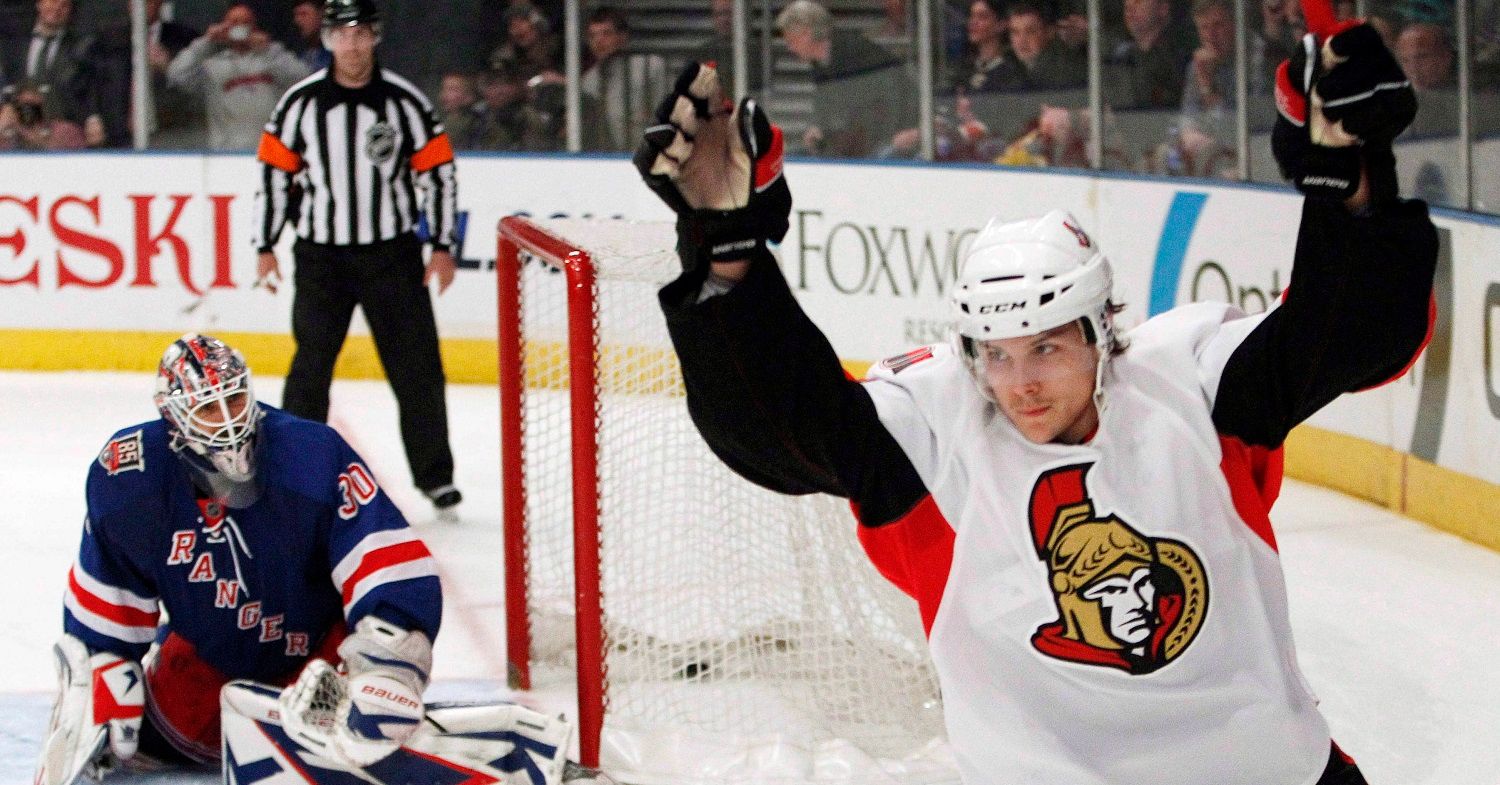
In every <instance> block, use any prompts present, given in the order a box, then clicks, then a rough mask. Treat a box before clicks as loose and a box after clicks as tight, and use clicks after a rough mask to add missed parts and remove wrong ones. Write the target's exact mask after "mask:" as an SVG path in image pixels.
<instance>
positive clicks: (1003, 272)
mask: <svg viewBox="0 0 1500 785" xmlns="http://www.w3.org/2000/svg"><path fill="white" fill-rule="evenodd" d="M1111 288H1112V276H1111V273H1110V266H1109V260H1108V259H1106V258H1105V257H1104V254H1103V253H1101V252H1100V251H1099V248H1098V246H1097V245H1095V244H1094V241H1093V240H1092V239H1090V238H1089V236H1088V234H1086V233H1085V232H1084V231H1083V229H1081V228H1079V224H1078V222H1077V221H1076V220H1074V219H1073V217H1072V216H1071V215H1069V214H1067V213H1066V212H1063V211H1061V210H1053V211H1052V212H1050V213H1047V214H1046V215H1044V216H1042V217H1040V218H1032V219H1027V220H1023V221H1016V222H1013V223H1000V221H999V219H991V220H990V222H989V224H987V225H986V226H985V227H984V230H983V231H981V232H980V233H979V236H978V237H977V238H975V240H974V244H973V245H972V246H971V247H970V248H969V252H968V254H967V255H966V256H965V257H964V262H963V267H962V269H961V270H960V271H959V274H958V280H957V281H956V282H955V283H954V286H953V289H952V292H953V295H952V300H951V305H952V314H953V328H954V330H953V331H954V337H955V341H956V343H957V344H958V346H957V348H958V350H959V354H960V355H961V356H962V357H963V358H964V361H965V362H966V364H967V365H968V366H969V370H970V373H971V375H972V376H973V377H974V380H975V382H976V383H977V384H978V385H979V387H980V390H981V391H982V392H983V393H984V394H985V396H986V397H992V394H991V392H990V389H989V386H988V385H987V384H986V383H985V369H984V368H983V367H982V364H983V362H984V361H983V356H984V353H983V352H981V351H979V350H980V348H981V345H982V343H983V342H985V341H993V340H998V339H1002V338H1023V337H1027V336H1031V335H1036V334H1038V333H1043V332H1046V331H1047V330H1051V329H1053V328H1056V327H1061V326H1063V325H1066V324H1069V323H1071V322H1074V321H1081V322H1082V324H1083V329H1084V337H1085V338H1086V339H1088V341H1089V342H1090V343H1092V344H1094V345H1095V346H1096V347H1097V348H1098V351H1099V362H1098V367H1097V370H1096V373H1095V382H1094V399H1095V403H1096V404H1098V405H1099V406H1100V408H1101V409H1102V404H1103V399H1102V387H1103V382H1104V367H1105V364H1106V363H1107V362H1108V359H1109V356H1110V354H1111V353H1112V352H1113V351H1114V350H1115V348H1116V337H1115V332H1114V324H1113V319H1112V317H1111V313H1112V309H1113V306H1112V305H1111V303H1110V290H1111Z"/></svg>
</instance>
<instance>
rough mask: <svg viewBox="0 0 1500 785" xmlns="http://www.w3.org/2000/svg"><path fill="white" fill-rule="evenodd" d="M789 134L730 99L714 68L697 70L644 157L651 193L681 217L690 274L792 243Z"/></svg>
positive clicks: (684, 80)
mask: <svg viewBox="0 0 1500 785" xmlns="http://www.w3.org/2000/svg"><path fill="white" fill-rule="evenodd" d="M783 147H784V145H783V142H782V137H781V128H780V127H778V126H775V125H772V124H771V121H770V120H769V119H767V118H766V114H765V112H763V111H761V108H760V105H759V104H758V103H756V102H755V100H754V99H751V98H746V99H744V100H742V101H740V104H739V106H738V107H735V106H733V104H732V103H731V102H730V101H729V100H728V99H727V98H725V96H724V91H723V88H722V87H721V86H720V84H719V76H718V72H717V71H716V70H715V69H714V68H713V66H711V65H704V64H700V63H691V64H689V65H688V67H687V68H686V69H685V70H684V71H683V72H682V75H681V76H679V77H678V79H677V85H676V87H675V88H674V89H673V90H672V94H671V95H669V96H667V97H666V98H665V100H663V101H662V103H661V105H660V107H658V109H657V112H656V125H653V126H652V127H650V128H648V129H646V133H645V138H644V139H643V140H642V141H641V146H640V148H639V149H637V150H636V154H635V166H636V169H638V170H640V173H641V177H642V178H644V179H645V181H646V185H648V186H650V187H651V190H653V191H655V192H656V195H657V196H659V197H661V199H662V201H664V202H666V203H667V206H669V207H671V208H672V210H673V211H675V212H676V213H677V238H678V253H679V254H680V255H681V256H682V262H683V267H684V269H686V270H688V271H689V272H695V271H697V270H699V269H706V267H707V263H708V262H715V261H733V260H736V259H746V258H748V257H749V256H750V255H751V253H752V252H754V251H756V250H759V249H762V248H764V247H765V246H766V243H767V242H775V243H779V242H781V238H783V237H785V236H786V231H787V216H788V214H790V213H791V210H792V192H791V190H790V189H788V188H787V184H786V178H785V177H783V176H782V173H781V165H782V153H783Z"/></svg>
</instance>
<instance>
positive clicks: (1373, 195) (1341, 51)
mask: <svg viewBox="0 0 1500 785" xmlns="http://www.w3.org/2000/svg"><path fill="white" fill-rule="evenodd" d="M1276 109H1277V113H1278V117H1277V118H1276V126H1275V128H1274V129H1273V130H1272V132H1271V151H1272V152H1273V153H1274V154H1275V156H1276V163H1277V164H1278V165H1279V166H1280V167H1281V174H1282V176H1283V177H1285V178H1287V179H1288V180H1290V181H1292V184H1293V185H1295V186H1296V187H1297V190H1299V191H1301V192H1303V193H1305V194H1307V195H1308V196H1317V197H1325V198H1333V199H1347V198H1349V197H1350V196H1353V195H1354V193H1355V191H1357V190H1358V189H1359V182H1360V175H1361V171H1362V170H1363V172H1364V174H1365V176H1366V177H1368V178H1369V186H1370V201H1371V202H1372V203H1376V204H1379V203H1386V202H1391V201H1395V199H1396V192H1397V188H1396V168H1395V167H1396V163H1395V157H1394V156H1393V155H1392V153H1391V140H1393V139H1395V138H1396V136H1397V135H1399V134H1400V133H1401V132H1402V131H1404V130H1406V127H1407V126H1408V125H1410V124H1411V121H1412V118H1413V117H1415V116H1416V111H1417V99H1416V94H1415V93H1414V92H1413V91H1412V88H1411V82H1409V81H1407V79H1406V74H1404V73H1402V71H1401V66H1400V65H1398V64H1397V63H1396V59H1395V58H1394V57H1392V56H1391V53H1390V50H1388V49H1386V47H1385V44H1384V43H1383V42H1382V41H1381V40H1380V35H1379V34H1378V33H1377V32H1375V29H1374V28H1373V27H1370V26H1369V25H1367V24H1359V25H1353V26H1346V27H1344V28H1343V29H1341V30H1339V31H1337V32H1335V33H1334V34H1333V35H1331V36H1328V37H1327V38H1326V39H1325V40H1323V41H1322V43H1321V45H1320V44H1319V42H1318V39H1317V37H1316V36H1314V35H1313V34H1312V33H1309V34H1308V35H1306V36H1303V39H1302V46H1301V48H1300V49H1299V50H1298V51H1297V52H1296V53H1295V54H1293V55H1292V57H1291V58H1290V59H1288V60H1286V61H1283V62H1282V63H1281V66H1280V68H1278V69H1277V71H1276Z"/></svg>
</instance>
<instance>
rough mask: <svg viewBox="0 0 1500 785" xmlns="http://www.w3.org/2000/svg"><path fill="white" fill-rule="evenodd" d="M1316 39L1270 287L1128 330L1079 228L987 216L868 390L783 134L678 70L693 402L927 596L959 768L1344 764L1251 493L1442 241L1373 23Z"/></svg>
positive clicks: (1150, 774)
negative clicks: (796, 223) (807, 222)
mask: <svg viewBox="0 0 1500 785" xmlns="http://www.w3.org/2000/svg"><path fill="white" fill-rule="evenodd" d="M1330 20H1331V16H1330ZM1315 29H1317V28H1315ZM1322 32H1324V34H1325V35H1326V36H1328V39H1327V40H1326V41H1324V42H1321V43H1322V44H1323V46H1322V47H1321V48H1320V47H1319V46H1318V44H1319V43H1320V42H1318V41H1312V40H1310V41H1309V42H1308V46H1307V48H1306V50H1305V51H1304V53H1303V54H1302V55H1301V56H1300V57H1299V59H1298V61H1297V62H1293V63H1291V64H1289V66H1286V67H1284V68H1283V74H1282V75H1283V82H1284V84H1283V87H1282V89H1283V95H1282V101H1281V102H1280V104H1281V109H1282V112H1283V115H1282V118H1281V119H1280V120H1279V127H1278V130H1277V135H1276V143H1275V153H1276V156H1277V158H1278V160H1279V161H1280V163H1281V165H1282V167H1283V169H1284V171H1285V172H1286V173H1287V175H1288V176H1289V177H1290V178H1291V179H1293V181H1294V182H1295V183H1296V185H1297V186H1298V188H1299V189H1301V190H1302V191H1303V192H1304V193H1305V194H1306V198H1305V199H1304V201H1303V205H1302V223H1301V229H1300V233H1299V236H1298V239H1297V246H1296V257H1295V269H1294V271H1293V274H1292V280H1291V286H1290V288H1289V290H1288V291H1289V293H1288V295H1287V296H1286V298H1285V300H1284V301H1283V302H1282V303H1281V304H1280V305H1279V307H1277V308H1276V309H1274V310H1272V311H1271V312H1269V313H1267V314H1260V315H1255V316H1247V315H1246V314H1244V313H1242V312H1241V311H1239V310H1238V309H1236V308H1235V307H1233V306H1231V305H1226V304H1213V303H1201V304H1194V305H1187V306H1183V307H1181V308H1178V309H1175V310H1173V311H1171V312H1169V313H1166V314H1162V315H1160V316H1158V317H1156V318H1154V319H1151V320H1149V321H1147V322H1146V323H1144V324H1142V325H1141V326H1140V327H1138V328H1136V329H1135V330H1132V331H1131V332H1130V333H1129V334H1128V335H1125V334H1121V333H1120V332H1119V331H1117V329H1116V327H1115V325H1114V314H1115V312H1116V311H1117V309H1118V305H1117V303H1116V302H1115V301H1114V300H1113V299H1112V294H1111V278H1110V265H1109V262H1108V261H1107V259H1106V258H1105V256H1104V255H1103V253H1102V252H1101V250H1100V249H1099V248H1098V247H1097V246H1096V245H1095V243H1094V241H1093V239H1092V238H1090V237H1089V235H1088V234H1087V233H1086V232H1085V231H1084V230H1083V227H1082V226H1080V225H1079V223H1078V222H1077V221H1074V220H1073V219H1072V218H1071V217H1069V216H1068V215H1066V214H1064V213H1061V212H1053V213H1049V214H1047V215H1044V216H1041V217H1038V218H1034V219H1031V220H1025V221H1018V222H1014V223H1002V222H999V221H993V222H991V223H990V225H989V226H987V227H986V228H985V229H984V230H983V231H982V232H981V233H980V234H979V235H978V237H977V238H976V239H975V241H974V243H973V246H972V248H971V249H970V250H969V252H968V255H967V257H966V258H965V260H964V263H963V266H962V268H961V270H960V271H959V274H958V279H957V281H956V282H955V284H954V285H953V288H952V319H953V336H954V337H953V340H952V342H951V344H945V345H938V346H930V347H925V348H921V349H917V350H915V351H912V352H908V353H906V354H903V355H900V356H898V357H894V358H892V359H890V360H886V361H885V362H883V363H881V364H880V365H878V366H877V367H876V368H874V369H873V371H872V374H871V376H870V378H868V379H866V380H863V381H853V380H850V379H848V378H846V376H845V375H844V373H843V371H842V369H841V367H840V364H839V361H838V358H837V357H836V356H835V354H834V352H833V349H832V347H831V346H830V345H829V343H828V341H827V340H826V339H825V338H824V337H823V335H822V334H821V333H820V332H819V331H818V329H817V328H816V327H815V326H814V325H813V324H812V322H811V321H810V320H809V319H808V318H807V316H806V315H805V314H804V313H803V312H802V310H801V308H800V307H799V306H798V304H797V301H796V300H795V299H794V297H793V296H792V293H791V291H790V289H789V287H788V285H787V283H786V281H785V279H784V278H783V277H782V274H781V272H780V270H779V268H778V265H777V262H776V259H775V258H774V257H773V255H772V254H771V253H770V252H769V251H768V250H767V247H766V246H767V243H768V242H777V241H779V240H780V239H781V238H782V236H783V235H784V234H785V232H786V231H787V215H788V213H789V210H790V204H791V197H790V192H789V191H788V188H787V185H786V181H785V180H784V179H783V178H782V175H781V151H782V147H781V133H780V130H779V129H777V128H776V127H775V126H772V125H771V124H770V123H769V122H768V121H767V119H766V118H765V116H764V114H763V113H762V112H761V111H760V110H759V108H758V107H757V106H756V104H755V103H754V101H752V100H746V101H743V102H742V103H741V104H740V105H739V106H738V107H733V106H732V105H730V104H727V103H726V102H725V101H724V100H723V98H722V94H721V92H720V89H719V87H718V85H717V83H716V81H717V80H716V78H715V76H714V74H713V73H712V69H711V68H708V67H706V66H703V67H699V66H696V65H695V66H693V67H692V68H690V69H689V71H688V72H687V73H685V74H684V75H683V77H682V79H680V80H679V82H678V85H677V88H676V92H675V93H674V95H672V96H670V97H669V98H668V99H667V101H666V102H665V103H664V104H663V106H662V109H661V113H660V117H659V120H660V123H659V124H658V125H657V126H655V127H653V128H651V129H649V130H648V131H647V134H646V140H645V142H644V144H643V146H642V147H641V149H640V151H639V152H638V154H637V156H636V164H637V167H638V168H639V169H640V170H641V173H642V175H643V177H644V179H645V180H646V182H647V184H648V185H649V186H650V187H651V188H652V189H653V190H654V191H656V193H657V194H658V195H660V196H661V197H662V198H663V199H664V200H665V201H666V202H667V203H668V204H669V205H670V206H671V207H673V208H674V210H675V211H676V212H677V213H678V224H677V227H678V236H679V247H678V250H679V252H680V254H681V256H682V259H683V263H684V273H683V274H682V276H681V277H680V278H678V279H677V280H675V281H674V282H672V283H670V284H669V285H667V286H666V287H664V288H663V289H662V290H661V293H660V300H661V305H662V308H663V310H664V311H665V313H666V317H667V323H668V326H669V328H670V331H671V334H672V338H673V342H674V344H675V346H676V349H677V352H678V354H679V356H680V358H681V361H682V368H683V373H684V376H685V379H686V386H687V394H688V405H689V409H690V412H691V414H692V417H693V420H694V422H695V423H696V424H697V426H698V428H699V430H700V431H701V432H702V434H703V436H704V438H705V439H706V440H707V441H708V443H709V445H710V446H711V447H712V448H713V450H714V452H715V453H716V454H717V455H719V456H720V457H721V458H722V459H723V460H724V461H725V462H726V463H727V464H729V465H730V466H731V467H732V468H734V469H735V470H736V471H738V472H739V473H740V474H742V475H744V476H745V477H747V478H749V479H751V480H753V481H755V482H757V483H760V484H761V485H764V486H766V487H769V488H771V489H774V490H778V491H781V492H785V493H794V494H795V493H809V492H824V493H831V494H835V495H839V496H844V497H847V498H849V499H850V500H851V502H852V506H853V508H854V510H855V513H856V515H857V517H858V519H859V523H860V526H859V536H860V539H861V541H862V543H863V545H864V547H865V549H866V551H867V552H868V554H869V557H870V558H871V560H872V561H873V562H874V563H875V565H876V566H877V567H878V568H879V569H880V571H881V572H882V573H883V574H884V575H885V576H886V577H887V578H889V579H890V580H891V581H893V582H894V583H896V584H897V585H898V586H900V587H901V588H902V589H904V590H905V591H906V592H907V593H909V594H910V595H911V596H912V597H914V598H915V599H916V601H917V603H918V605H919V608H920V611H921V615H922V619H923V622H924V624H925V626H926V629H927V633H928V639H929V643H930V647H931V651H932V655H933V659H934V662H935V663H936V666H937V672H938V675H939V679H940V682H941V686H942V693H943V697H944V703H945V705H944V709H945V713H946V721H947V727H948V732H949V735H950V741H951V743H952V746H953V749H954V751H955V753H956V756H957V760H958V762H959V766H960V769H961V773H962V775H963V778H964V780H965V781H966V782H970V783H976V784H977V783H1016V784H1017V785H1035V784H1036V783H1070V784H1077V785H1083V784H1085V783H1087V784H1088V785H1105V784H1106V783H1145V782H1149V783H1155V784H1156V785H1202V783H1208V782H1212V783H1215V784H1216V785H1313V784H1314V783H1317V785H1357V784H1358V783H1364V782H1365V780H1364V778H1363V776H1362V775H1361V774H1360V772H1359V770H1358V768H1357V767H1356V765H1355V764H1354V762H1353V761H1352V760H1351V759H1350V758H1349V757H1347V756H1346V755H1344V754H1343V753H1342V752H1341V751H1340V750H1339V748H1338V747H1337V746H1336V745H1335V744H1334V743H1333V741H1332V739H1331V738H1330V732H1329V729H1328V725H1327V723H1326V722H1325V720H1324V718H1323V717H1322V716H1321V715H1320V713H1319V711H1318V709H1317V704H1316V699H1315V698H1314V696H1313V694H1312V693H1311V692H1310V690H1309V688H1308V687H1307V685H1306V684H1305V683H1304V681H1303V679H1302V678H1301V674H1300V673H1299V672H1298V668H1297V665H1296V657H1295V652H1294V650H1293V645H1292V639H1291V628H1290V624H1289V621H1288V610H1287V599H1286V593H1285V584H1284V578H1283V576H1282V572H1281V568H1280V564H1279V560H1278V556H1277V549H1276V539H1275V536H1274V534H1273V532H1272V530H1271V527H1270V521H1269V517H1268V513H1269V510H1270V507H1271V505H1272V503H1273V502H1274V501H1275V498H1276V495H1277V492H1278V488H1279V484H1280V481H1281V454H1280V450H1281V447H1282V444H1283V441H1284V439H1285V437H1286V435H1287V432H1288V431H1289V430H1290V429H1291V428H1292V427H1293V426H1294V425H1296V424H1297V423H1299V422H1301V421H1303V420H1305V419H1306V418H1307V417H1308V416H1310V415H1311V414H1312V413H1313V412H1315V411H1317V410H1318V409H1319V408H1321V407H1322V406H1323V405H1325V404H1327V403H1328V402H1329V401H1331V400H1333V399H1334V398H1335V397H1337V396H1338V395H1340V394H1342V393H1345V392H1349V391H1352V390H1358V389H1362V388H1365V387H1369V386H1372V385H1376V384H1379V383H1382V382H1384V381H1386V380H1388V379H1391V378H1394V377H1395V376H1397V375H1399V374H1401V373H1402V372H1403V371H1404V370H1405V369H1406V368H1407V367H1409V365H1410V363H1412V362H1413V361H1414V358H1415V356H1416V355H1417V353H1418V352H1419V351H1420V348H1421V347H1422V345H1423V343H1424V337H1425V336H1426V334H1427V331H1428V329H1429V324H1430V321H1429V320H1430V310H1429V307H1430V302H1431V300H1430V297H1431V288H1432V279H1433V270H1434V266H1435V260H1436V250H1437V241H1436V233H1435V231H1434V229H1433V226H1432V224H1431V222H1430V221H1429V219H1428V216H1427V208H1426V205H1424V204H1422V203H1421V202H1415V201H1402V200H1400V199H1398V198H1397V193H1396V181H1395V171H1394V158H1393V156H1392V153H1391V147H1390V141H1391V139H1392V138H1393V137H1395V135H1396V134H1398V133H1399V132H1400V131H1401V130H1402V128H1404V127H1405V126H1406V125H1407V123H1409V122H1410V120H1411V117H1412V113H1413V110H1414V101H1413V98H1412V94H1411V89H1410V86H1409V85H1407V84H1406V81H1405V78H1404V76H1403V75H1402V74H1401V72H1400V69H1399V67H1397V65H1396V63H1395V61H1394V60H1393V59H1392V57H1391V55H1390V53H1389V52H1388V51H1386V49H1385V48H1384V46H1383V45H1382V44H1381V43H1380V40H1379V38H1378V36H1376V35H1374V34H1373V31H1372V30H1370V29H1369V28H1368V27H1366V26H1357V27H1352V28H1346V29H1342V30H1329V29H1328V28H1326V27H1325V28H1322ZM1330 34H1331V35H1330Z"/></svg>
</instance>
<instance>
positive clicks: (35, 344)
mask: <svg viewBox="0 0 1500 785" xmlns="http://www.w3.org/2000/svg"><path fill="white" fill-rule="evenodd" d="M217 335H218V337H220V338H223V339H224V340H225V341H227V342H228V343H229V344H230V345H231V346H234V347H236V348H238V349H239V350H240V351H242V352H244V354H245V359H246V361H247V362H249V364H250V367H251V368H253V369H255V370H256V371H257V372H259V373H264V374H268V375H273V376H284V375H286V371H287V368H288V367H290V366H291V360H292V352H293V350H294V348H295V345H294V344H293V343H292V338H291V336H289V335H286V334H284V333H283V334H275V333H219V334H217ZM177 336H178V334H177V333H166V332H148V331H141V332H116V331H111V332H95V331H91V330H0V368H3V369H9V370H25V371H73V370H91V371H141V372H146V373H150V372H153V371H155V370H156V363H157V360H158V358H160V357H161V353H162V350H164V349H165V348H166V347H167V345H168V344H170V343H171V342H172V341H173V340H175V339H176V338H177ZM441 351H442V354H443V368H444V370H445V371H446V373H447V376H448V381H450V382H454V383H458V384H486V385H494V384H495V383H496V381H497V379H498V376H499V372H498V370H497V368H498V365H497V362H496V346H495V342H494V341H493V340H482V339H469V338H446V339H443V340H442V342H441ZM538 351H539V352H540V354H539V355H536V358H537V359H539V360H540V362H538V363H535V364H534V365H533V372H532V373H529V374H528V380H527V381H528V384H529V385H531V386H533V387H561V386H562V385H563V382H562V381H561V380H562V379H563V378H565V377H562V376H557V377H541V376H538V375H536V371H535V369H536V367H537V366H553V367H560V366H561V363H563V362H564V353H563V352H562V347H561V346H560V345H557V344H553V345H542V346H539V347H538ZM663 352H664V350H661V349H644V350H643V349H640V348H638V347H636V348H631V347H626V348H623V349H619V350H616V351H613V352H610V351H606V354H605V358H604V359H605V364H604V367H605V368H606V369H612V370H606V371H605V372H604V376H605V378H604V379H603V380H602V381H603V382H604V385H605V387H606V389H608V388H609V387H611V386H613V383H612V379H613V378H615V377H617V376H620V375H623V376H626V377H633V376H634V375H635V374H634V373H633V369H636V368H638V367H639V364H640V363H641V362H648V363H649V362H650V361H652V360H653V359H654V358H655V357H656V356H657V355H658V354H660V353H663ZM869 367H870V363H866V362H859V361H854V360H846V361H844V368H845V370H847V371H848V372H849V374H850V375H851V376H853V377H854V378H862V377H863V376H864V375H865V373H866V372H867V371H868V370H869ZM334 375H335V376H337V377H338V378H341V379H383V378H385V373H384V370H383V369H382V367H381V365H380V358H379V356H378V355H377V354H376V352H375V345H374V342H373V341H372V340H371V339H370V337H369V336H359V335H351V336H349V338H348V340H347V341H345V343H344V350H343V353H342V354H340V355H339V361H338V364H337V365H336V366H335V367H334ZM670 392H671V393H675V394H681V392H680V388H674V389H672V390H671V391H670ZM1286 473H1287V476H1289V477H1293V478H1295V479H1298V480H1303V481H1305V482H1310V483H1313V484H1315V485H1322V486H1324V487H1327V488H1332V489H1334V490H1337V491H1340V492H1342V493H1346V494H1349V495H1351V496H1354V497H1356V498H1360V499H1365V500H1367V501H1370V502H1372V503H1374V504H1378V505H1380V506H1382V507H1385V508H1388V509H1391V510H1394V511H1396V512H1398V513H1401V514H1402V515H1406V516H1408V517H1411V518H1414V519H1416V520H1419V521H1423V522H1425V523H1428V524H1430V525H1432V526H1435V527H1437V528H1439V529H1442V530H1444V531H1448V532H1452V533H1453V534H1457V535H1458V536H1460V537H1464V538H1465V539H1468V540H1471V541H1473V542H1476V543H1479V544H1480V545H1484V546H1486V547H1488V548H1491V549H1493V550H1496V551H1500V485H1495V484H1493V483H1488V482H1485V481H1484V480H1480V479H1477V478H1475V477H1470V476H1468V475H1466V474H1462V473H1460V472H1456V471H1453V470H1451V469H1445V468H1443V467H1441V466H1437V465H1435V464H1432V463H1429V462H1427V461H1424V460H1421V459H1420V458H1416V457H1413V456H1410V455H1406V454H1405V453H1402V452H1400V451H1398V450H1394V449H1391V448H1390V447H1387V446H1385V445H1382V444H1376V443H1374V442H1371V441H1367V440H1365V439H1360V438H1358V437H1354V436H1349V435H1347V434H1342V433H1338V432H1336V431H1329V430H1325V429H1322V428H1314V427H1312V426H1308V425H1303V426H1300V427H1298V428H1297V429H1296V430H1294V431H1292V433H1291V435H1290V436H1289V437H1288V438H1287V442H1286Z"/></svg>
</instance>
